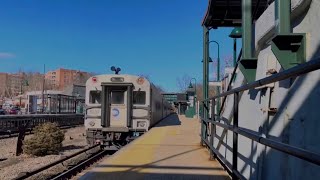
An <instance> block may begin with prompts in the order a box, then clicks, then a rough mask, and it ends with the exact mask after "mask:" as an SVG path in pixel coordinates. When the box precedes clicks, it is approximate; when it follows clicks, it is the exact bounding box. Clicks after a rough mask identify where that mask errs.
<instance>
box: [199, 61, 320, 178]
mask: <svg viewBox="0 0 320 180" xmlns="http://www.w3.org/2000/svg"><path fill="white" fill-rule="evenodd" d="M318 69H320V58H318V59H314V60H311V61H309V62H306V63H303V64H301V65H298V66H295V67H293V68H290V69H287V70H284V71H282V72H279V73H277V74H274V75H272V76H269V77H266V78H263V79H260V80H257V81H255V82H252V83H249V84H246V85H243V86H241V87H238V88H235V89H232V90H229V91H227V92H224V93H221V94H219V95H216V96H214V97H211V98H208V99H205V100H204V101H202V104H203V107H204V108H205V109H206V111H207V112H208V111H209V109H210V108H209V107H208V106H206V104H209V105H210V106H211V114H212V117H211V118H207V119H205V118H203V117H205V116H204V113H205V111H202V117H201V123H202V125H203V126H205V131H202V132H201V139H202V142H203V143H204V144H205V145H206V146H207V147H208V148H209V149H210V156H211V157H215V158H217V159H218V161H219V162H220V163H221V164H222V165H223V166H224V167H225V168H226V170H227V171H228V173H229V174H231V176H232V179H245V178H244V177H243V176H242V174H241V173H240V172H239V171H238V170H237V169H238V168H237V164H238V134H240V135H242V136H245V137H247V138H249V139H251V140H253V141H256V142H258V143H260V144H263V145H265V146H268V147H270V148H273V149H276V150H278V151H281V152H283V153H286V154H289V155H292V156H295V157H297V158H300V159H303V160H305V161H308V162H311V163H313V164H316V165H320V154H317V153H314V152H312V151H308V150H305V149H302V148H299V147H295V146H292V145H289V144H285V143H282V142H279V141H275V140H271V139H268V138H266V137H263V136H261V135H259V134H258V133H255V132H252V131H251V130H249V129H246V128H242V127H239V126H238V122H239V118H238V117H239V116H238V115H239V100H240V98H239V93H241V92H243V91H245V90H249V89H253V88H257V87H261V86H264V85H267V84H270V83H274V82H278V81H281V80H285V79H289V78H294V77H297V76H300V75H303V74H306V73H309V72H312V71H315V70H318ZM232 94H233V95H234V106H233V124H232V125H229V124H225V123H221V122H219V121H217V120H216V117H218V116H219V112H218V113H217V114H216V113H215V105H216V99H217V98H220V97H226V96H228V95H232ZM218 111H220V110H218ZM216 126H219V127H222V128H223V129H224V130H229V131H232V132H233V140H232V141H233V146H232V163H230V162H229V161H227V159H226V158H225V157H223V156H222V155H221V154H220V152H219V151H218V150H217V149H215V148H214V144H213V141H214V136H215V129H216ZM209 127H210V128H209ZM208 130H210V135H209V134H208V132H207V131H208Z"/></svg>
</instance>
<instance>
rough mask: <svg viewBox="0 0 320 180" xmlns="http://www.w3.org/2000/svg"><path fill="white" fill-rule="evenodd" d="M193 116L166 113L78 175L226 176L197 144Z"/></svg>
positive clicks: (133, 179)
mask: <svg viewBox="0 0 320 180" xmlns="http://www.w3.org/2000/svg"><path fill="white" fill-rule="evenodd" d="M199 134H200V124H199V121H198V120H197V119H191V118H185V117H184V116H178V115H175V114H174V115H170V116H169V117H167V118H166V119H164V120H162V121H161V122H160V123H159V124H158V125H156V126H155V127H153V128H152V129H151V130H150V131H148V132H147V133H146V134H144V135H143V136H141V137H140V138H138V139H137V140H135V141H133V142H131V143H130V144H128V145H127V146H125V147H124V148H122V149H120V150H119V151H118V152H116V153H115V154H113V155H112V156H111V157H107V158H105V159H104V160H102V161H101V162H100V163H99V164H98V165H96V166H95V167H94V168H93V169H92V170H90V171H89V172H87V173H86V174H84V175H83V176H82V177H81V178H80V179H81V180H83V179H108V180H110V179H112V180H113V179H117V180H122V179H130V180H137V179H152V180H153V179H166V180H167V179H174V180H177V179H181V180H182V179H183V180H185V179H194V180H196V179H211V180H212V179H217V180H222V179H223V180H224V179H230V177H229V176H228V174H227V172H226V171H224V169H223V168H222V167H221V165H220V164H219V162H217V161H210V160H209V152H208V150H206V149H205V148H204V147H201V146H200V136H199Z"/></svg>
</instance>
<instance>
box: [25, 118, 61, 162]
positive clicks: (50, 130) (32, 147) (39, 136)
mask: <svg viewBox="0 0 320 180" xmlns="http://www.w3.org/2000/svg"><path fill="white" fill-rule="evenodd" d="M63 140H64V132H63V131H62V130H60V129H59V128H58V127H57V124H55V123H43V124H41V125H39V126H37V127H36V128H35V129H34V135H33V137H32V138H31V139H28V140H25V141H24V143H23V150H24V153H26V154H31V155H35V156H45V155H49V154H58V153H59V151H60V149H61V147H62V141H63Z"/></svg>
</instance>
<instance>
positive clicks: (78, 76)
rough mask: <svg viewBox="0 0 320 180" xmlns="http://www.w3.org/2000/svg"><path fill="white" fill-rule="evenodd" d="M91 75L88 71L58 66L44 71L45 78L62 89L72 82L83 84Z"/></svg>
mask: <svg viewBox="0 0 320 180" xmlns="http://www.w3.org/2000/svg"><path fill="white" fill-rule="evenodd" d="M90 76H91V74H90V73H88V72H82V71H78V70H71V69H63V68H59V69H57V70H54V71H49V72H47V73H46V75H45V78H46V80H49V82H51V84H53V85H54V86H55V87H56V88H57V89H59V90H63V89H65V88H66V87H67V86H69V85H72V84H84V83H85V82H86V80H87V79H88V78H89V77H90Z"/></svg>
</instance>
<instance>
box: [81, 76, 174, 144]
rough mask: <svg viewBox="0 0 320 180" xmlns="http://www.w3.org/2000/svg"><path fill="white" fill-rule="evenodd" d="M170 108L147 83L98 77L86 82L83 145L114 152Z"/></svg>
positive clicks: (137, 80)
mask: <svg viewBox="0 0 320 180" xmlns="http://www.w3.org/2000/svg"><path fill="white" fill-rule="evenodd" d="M170 108H171V107H170V105H169V103H167V102H166V101H165V100H164V99H163V98H162V96H161V94H160V92H159V90H158V89H157V88H156V87H155V86H154V85H153V84H152V83H150V82H149V81H148V80H147V79H145V78H143V77H139V76H133V75H118V74H109V75H98V76H94V77H91V78H89V79H88V81H87V82H86V113H85V127H86V133H87V142H88V143H89V144H90V145H93V144H96V143H100V144H101V145H103V146H104V147H105V148H106V149H111V150H112V149H114V150H117V149H119V148H120V147H122V146H123V145H125V144H127V143H128V142H130V141H131V140H133V139H134V138H136V137H139V136H140V135H142V134H143V133H144V132H146V131H148V130H149V128H150V127H152V126H153V125H155V124H156V123H157V122H159V121H160V120H161V119H162V118H164V117H166V116H167V115H169V114H170V113H171V112H170Z"/></svg>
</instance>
